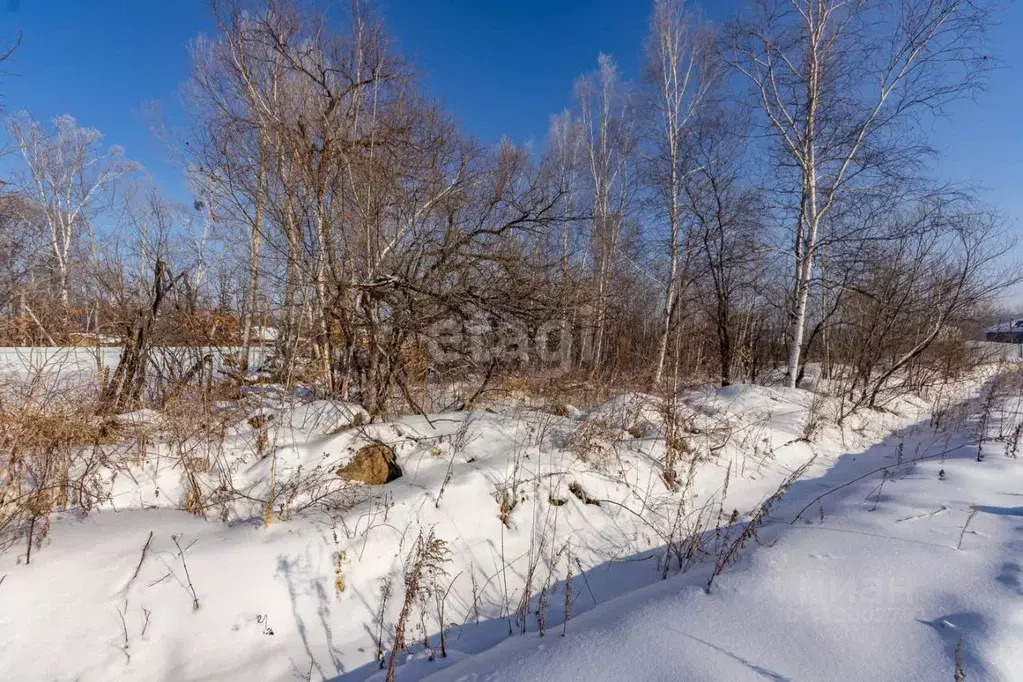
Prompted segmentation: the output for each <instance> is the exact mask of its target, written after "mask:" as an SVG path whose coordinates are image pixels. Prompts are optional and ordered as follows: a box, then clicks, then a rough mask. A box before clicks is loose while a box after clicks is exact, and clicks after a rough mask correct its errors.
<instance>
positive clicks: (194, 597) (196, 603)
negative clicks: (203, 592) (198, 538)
mask: <svg viewBox="0 0 1023 682" xmlns="http://www.w3.org/2000/svg"><path fill="white" fill-rule="evenodd" d="M171 539H172V540H174V545H175V546H176V547H177V548H178V556H179V557H181V566H182V567H183V568H184V569H185V580H187V581H188V589H189V590H191V591H192V610H193V611H198V610H199V597H198V596H197V595H196V593H195V586H194V585H192V576H190V575H189V574H188V563H187V562H185V552H184V550H182V549H181V545H180V544H178V536H177V535H172V536H171ZM194 544H195V541H194V540H193V541H192V544H190V545H189V546H188V547H189V548H191V547H192V545H194Z"/></svg>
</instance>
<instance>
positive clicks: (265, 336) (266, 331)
mask: <svg viewBox="0 0 1023 682" xmlns="http://www.w3.org/2000/svg"><path fill="white" fill-rule="evenodd" d="M279 336H280V334H279V332H278V331H277V328H276V327H253V328H252V343H253V344H254V345H257V346H259V345H263V346H272V345H273V344H275V343H277V338H278V337H279Z"/></svg>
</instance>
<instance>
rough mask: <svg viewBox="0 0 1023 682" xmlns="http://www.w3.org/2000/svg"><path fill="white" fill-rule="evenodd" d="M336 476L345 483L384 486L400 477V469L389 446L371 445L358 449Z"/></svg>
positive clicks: (381, 444)
mask: <svg viewBox="0 0 1023 682" xmlns="http://www.w3.org/2000/svg"><path fill="white" fill-rule="evenodd" d="M337 475H338V476H340V477H341V478H343V479H344V480H346V481H357V482H359V483H365V484H366V485H384V484H385V483H390V482H391V481H393V480H394V479H396V478H398V477H400V476H401V467H399V466H398V461H397V458H396V457H395V456H394V450H393V449H392V448H391V446H389V445H384V444H383V443H371V444H369V445H363V446H362V447H361V448H359V449H358V451H356V453H355V456H354V457H352V460H351V461H350V462H348V464H345V465H344V466H343V467H341V468H340V469H338V470H337Z"/></svg>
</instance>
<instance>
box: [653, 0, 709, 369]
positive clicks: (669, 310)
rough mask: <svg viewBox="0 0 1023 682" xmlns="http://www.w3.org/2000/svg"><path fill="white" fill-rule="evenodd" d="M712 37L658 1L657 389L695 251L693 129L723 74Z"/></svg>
mask: <svg viewBox="0 0 1023 682" xmlns="http://www.w3.org/2000/svg"><path fill="white" fill-rule="evenodd" d="M712 48H713V42H712V37H711V35H710V34H709V31H708V30H707V29H705V28H704V27H702V26H701V25H700V24H699V22H698V21H697V20H696V19H695V18H694V17H693V16H692V14H690V13H689V12H688V11H687V10H686V9H685V7H684V4H683V2H682V0H656V2H655V3H654V11H653V15H652V17H651V19H650V29H649V35H648V36H647V64H646V71H645V77H646V81H647V85H648V88H649V89H650V90H651V93H650V96H649V99H648V101H649V106H650V114H652V117H651V118H652V119H653V120H652V121H651V126H650V127H651V128H652V130H651V135H650V137H651V147H652V154H651V156H652V159H651V163H650V164H649V166H650V167H649V168H648V171H647V178H648V180H649V181H650V184H651V185H652V188H653V191H654V193H655V194H656V196H657V200H658V203H659V210H658V213H659V214H664V215H666V217H667V221H668V248H667V259H668V272H667V275H666V278H665V288H664V314H663V317H662V320H661V330H660V342H659V344H658V349H657V367H656V369H655V370H654V383H655V384H659V383H660V382H661V377H662V375H663V373H664V361H665V357H666V355H667V351H668V338H669V336H670V334H671V328H672V322H673V320H674V319H675V317H676V309H677V307H678V305H679V299H680V298H681V297H682V295H683V292H682V291H681V287H682V283H683V282H684V281H685V280H686V279H687V277H688V274H687V270H688V267H689V264H690V261H691V259H692V245H691V243H690V242H689V240H688V239H687V238H685V237H683V236H682V231H683V226H684V220H683V216H682V215H681V214H682V186H683V182H684V181H685V175H686V173H688V172H690V171H691V168H688V167H687V160H688V155H687V144H688V142H687V140H688V138H689V137H690V136H691V130H690V127H691V126H692V125H693V123H694V121H695V120H696V118H697V116H698V115H699V113H700V110H701V107H702V106H703V104H704V101H705V100H706V98H707V96H708V93H709V92H710V91H711V89H712V88H714V86H715V85H716V84H717V82H718V79H719V69H718V68H717V61H716V58H715V55H714V54H713V50H712Z"/></svg>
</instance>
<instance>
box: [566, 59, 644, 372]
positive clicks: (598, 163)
mask: <svg viewBox="0 0 1023 682" xmlns="http://www.w3.org/2000/svg"><path fill="white" fill-rule="evenodd" d="M576 97H577V99H578V102H579V110H580V119H581V121H582V127H583V131H584V135H585V154H586V159H587V162H588V165H589V171H590V173H589V179H590V182H591V190H592V193H593V208H592V220H593V226H592V232H591V243H592V247H591V248H592V251H593V258H594V262H593V268H594V270H595V272H596V288H597V292H596V302H597V310H596V325H595V339H594V342H593V357H594V361H595V362H596V363H598V364H599V363H600V361H601V359H602V357H603V353H604V350H605V348H604V346H605V338H604V336H605V330H606V329H607V315H608V297H609V288H610V285H611V278H612V275H613V273H614V268H615V264H616V260H617V258H618V256H619V247H620V246H621V240H622V235H623V232H624V228H625V219H626V211H627V210H628V204H629V200H630V189H631V187H630V185H631V183H632V180H633V178H632V177H630V171H631V165H632V161H633V159H632V153H633V149H634V146H635V141H636V140H635V131H634V120H633V116H632V112H631V111H630V102H629V98H628V96H627V95H626V93H624V92H623V91H622V85H621V81H620V78H619V75H618V67H617V66H616V65H615V62H614V59H612V58H611V57H610V56H609V55H606V54H601V55H600V56H599V58H598V60H597V72H596V74H595V76H586V77H583V78H581V79H580V80H579V81H578V82H577V83H576Z"/></svg>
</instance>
